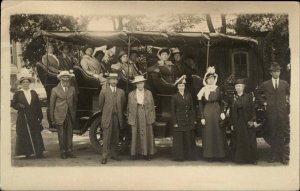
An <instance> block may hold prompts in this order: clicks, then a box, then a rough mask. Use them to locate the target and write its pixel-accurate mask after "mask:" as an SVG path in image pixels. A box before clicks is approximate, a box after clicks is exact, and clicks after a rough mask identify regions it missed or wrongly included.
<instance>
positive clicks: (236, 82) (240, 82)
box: [234, 79, 246, 85]
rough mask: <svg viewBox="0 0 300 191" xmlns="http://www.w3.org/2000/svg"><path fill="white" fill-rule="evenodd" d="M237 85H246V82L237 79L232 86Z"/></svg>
mask: <svg viewBox="0 0 300 191" xmlns="http://www.w3.org/2000/svg"><path fill="white" fill-rule="evenodd" d="M237 84H244V85H246V80H245V79H237V80H236V81H235V82H234V85H237Z"/></svg>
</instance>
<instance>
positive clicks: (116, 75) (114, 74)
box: [107, 73, 118, 79]
mask: <svg viewBox="0 0 300 191" xmlns="http://www.w3.org/2000/svg"><path fill="white" fill-rule="evenodd" d="M107 79H118V74H117V73H109V74H108V76H107Z"/></svg>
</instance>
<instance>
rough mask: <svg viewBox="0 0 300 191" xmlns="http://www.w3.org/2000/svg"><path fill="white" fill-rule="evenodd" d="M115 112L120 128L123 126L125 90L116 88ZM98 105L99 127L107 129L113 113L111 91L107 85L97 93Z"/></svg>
mask: <svg viewBox="0 0 300 191" xmlns="http://www.w3.org/2000/svg"><path fill="white" fill-rule="evenodd" d="M116 93H117V110H118V111H117V112H118V119H119V125H120V128H121V129H122V128H123V112H124V110H125V104H126V100H125V99H126V98H125V92H124V91H123V90H122V89H120V88H117V92H116ZM99 106H100V111H101V112H102V116H101V127H102V128H105V129H107V128H108V127H109V123H110V121H111V117H112V113H113V93H112V91H111V89H110V87H109V86H107V87H106V88H105V89H102V90H101V92H100V95H99Z"/></svg>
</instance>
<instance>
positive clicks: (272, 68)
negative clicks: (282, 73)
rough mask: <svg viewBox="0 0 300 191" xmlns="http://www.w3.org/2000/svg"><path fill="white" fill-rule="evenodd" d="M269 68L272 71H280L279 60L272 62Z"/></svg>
mask: <svg viewBox="0 0 300 191" xmlns="http://www.w3.org/2000/svg"><path fill="white" fill-rule="evenodd" d="M269 70H270V71H278V70H281V66H280V65H279V64H278V63H277V62H272V63H271V66H270V68H269Z"/></svg>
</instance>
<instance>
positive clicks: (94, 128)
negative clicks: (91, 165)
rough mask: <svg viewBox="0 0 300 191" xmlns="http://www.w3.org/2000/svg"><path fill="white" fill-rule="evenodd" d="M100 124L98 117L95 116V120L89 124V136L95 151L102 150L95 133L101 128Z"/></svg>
mask: <svg viewBox="0 0 300 191" xmlns="http://www.w3.org/2000/svg"><path fill="white" fill-rule="evenodd" d="M100 124H101V119H100V117H97V118H95V120H94V121H93V122H92V124H91V126H90V130H89V137H90V142H91V145H92V147H93V149H94V150H95V151H96V152H97V153H101V151H102V145H100V143H99V142H98V140H97V135H96V132H97V131H98V130H101V128H100ZM102 140H103V134H102Z"/></svg>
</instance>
